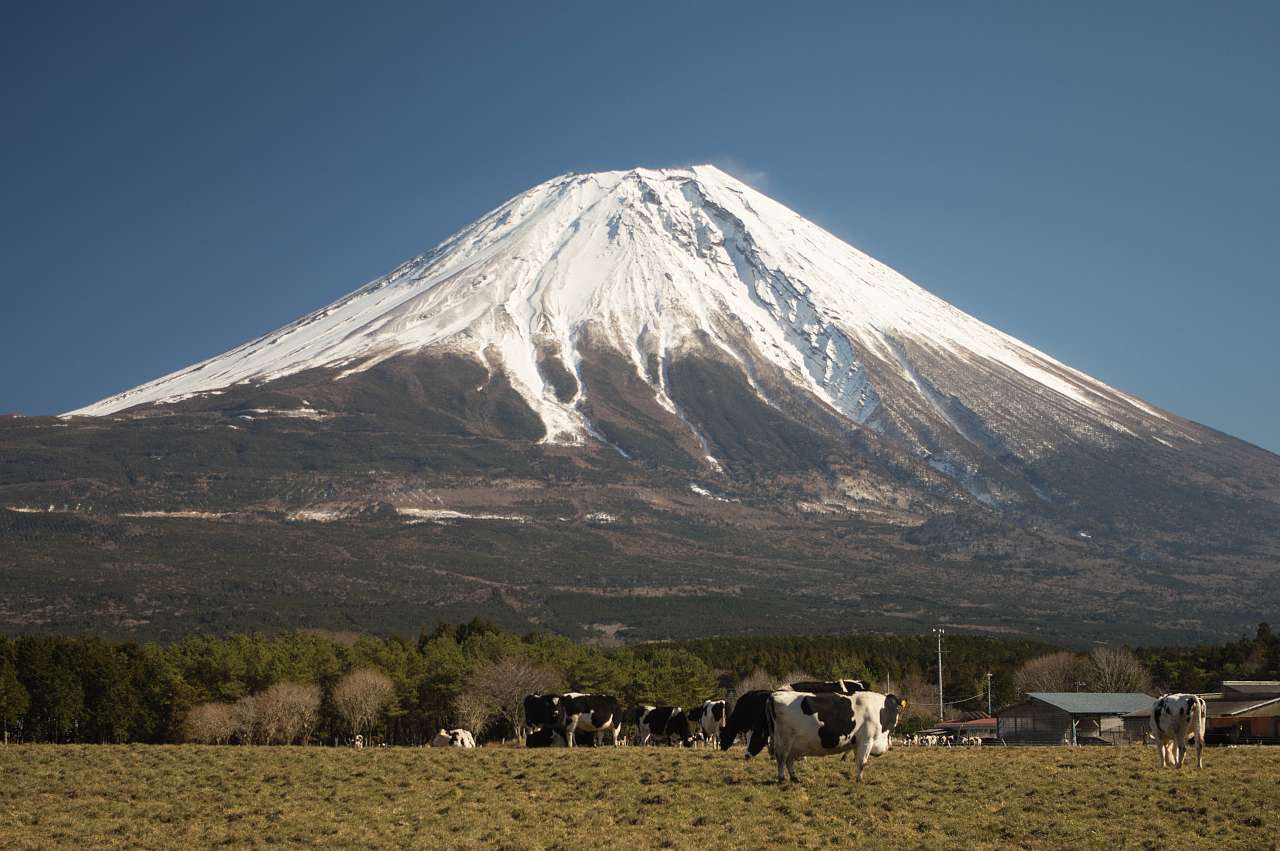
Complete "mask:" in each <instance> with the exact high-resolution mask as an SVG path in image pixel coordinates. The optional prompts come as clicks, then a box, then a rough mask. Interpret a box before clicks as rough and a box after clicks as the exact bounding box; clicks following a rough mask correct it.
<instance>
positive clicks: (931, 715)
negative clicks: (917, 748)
mask: <svg viewBox="0 0 1280 851" xmlns="http://www.w3.org/2000/svg"><path fill="white" fill-rule="evenodd" d="M896 685H897V688H898V689H899V691H898V692H897V694H898V696H899V697H905V698H907V710H906V712H905V713H903V715H902V721H901V723H902V727H903V729H904V730H906V731H908V732H911V731H915V730H921V729H926V728H929V727H932V726H933V725H935V724H937V723H938V681H937V680H936V679H935V678H933V677H930V676H926V675H925V674H923V673H921V672H920V671H910V672H909V673H908V674H907V675H906V676H904V677H903V678H902V680H901V682H899V683H897V684H896ZM947 708H948V709H950V707H947Z"/></svg>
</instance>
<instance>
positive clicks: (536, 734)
mask: <svg viewBox="0 0 1280 851" xmlns="http://www.w3.org/2000/svg"><path fill="white" fill-rule="evenodd" d="M524 746H525V747H526V748H567V747H568V746H569V744H568V742H567V741H566V740H565V737H564V734H563V733H561V732H560V731H559V730H557V729H556V728H555V727H540V728H539V729H537V730H534V731H533V732H532V733H530V734H529V735H527V736H525V737H524Z"/></svg>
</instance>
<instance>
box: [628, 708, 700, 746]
mask: <svg viewBox="0 0 1280 851" xmlns="http://www.w3.org/2000/svg"><path fill="white" fill-rule="evenodd" d="M636 726H637V727H638V728H639V741H640V744H642V745H648V744H674V743H675V742H677V741H678V742H680V743H681V744H683V745H684V746H685V747H691V746H692V745H693V730H694V726H695V725H694V724H693V723H691V721H690V718H689V713H687V712H685V711H684V707H681V706H644V707H642V708H641V712H640V716H639V718H637V719H636Z"/></svg>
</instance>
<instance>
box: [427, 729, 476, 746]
mask: <svg viewBox="0 0 1280 851" xmlns="http://www.w3.org/2000/svg"><path fill="white" fill-rule="evenodd" d="M475 746H476V738H475V736H473V735H471V733H470V731H468V730H462V729H456V730H441V731H440V732H438V733H436V737H435V738H434V739H432V740H431V747H433V748H474V747H475Z"/></svg>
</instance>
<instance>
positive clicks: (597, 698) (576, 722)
mask: <svg viewBox="0 0 1280 851" xmlns="http://www.w3.org/2000/svg"><path fill="white" fill-rule="evenodd" d="M560 709H561V711H563V713H564V731H565V738H566V739H567V740H568V744H569V747H573V744H574V739H575V738H576V737H575V736H574V733H575V731H577V730H582V731H583V732H586V733H594V734H595V735H594V737H593V742H594V743H595V744H599V743H600V734H601V733H605V732H607V733H609V734H610V736H611V738H612V744H614V745H615V746H616V745H617V744H618V732H619V730H620V728H621V727H622V704H620V703H618V700H617V698H615V697H611V696H609V695H607V694H582V693H581V692H576V691H571V692H569V693H568V694H563V695H561V696H560Z"/></svg>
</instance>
